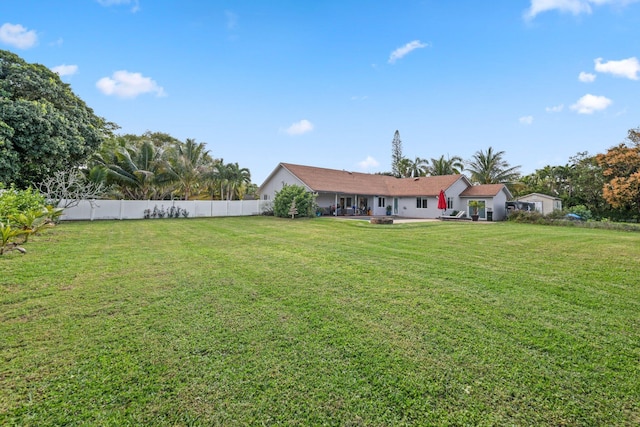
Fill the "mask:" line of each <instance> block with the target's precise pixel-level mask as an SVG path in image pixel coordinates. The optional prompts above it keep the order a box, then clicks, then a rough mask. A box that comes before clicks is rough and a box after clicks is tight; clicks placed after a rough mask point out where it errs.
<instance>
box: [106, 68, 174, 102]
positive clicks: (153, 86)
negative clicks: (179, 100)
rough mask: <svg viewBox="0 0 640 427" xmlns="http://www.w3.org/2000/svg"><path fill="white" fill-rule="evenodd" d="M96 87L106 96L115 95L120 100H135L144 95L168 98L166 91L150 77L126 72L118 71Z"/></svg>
mask: <svg viewBox="0 0 640 427" xmlns="http://www.w3.org/2000/svg"><path fill="white" fill-rule="evenodd" d="M96 87H97V88H98V89H99V90H100V92H102V93H104V94H105V95H115V96H117V97H119V98H135V97H136V96H138V95H142V94H144V93H155V94H156V96H166V94H165V92H164V89H163V88H162V87H160V86H158V84H157V83H156V82H155V81H153V80H152V79H150V78H149V77H144V76H143V75H142V74H140V73H130V72H128V71H125V70H121V71H116V72H115V73H113V76H111V77H103V78H101V79H100V80H98V82H97V83H96Z"/></svg>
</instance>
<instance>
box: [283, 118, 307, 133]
mask: <svg viewBox="0 0 640 427" xmlns="http://www.w3.org/2000/svg"><path fill="white" fill-rule="evenodd" d="M312 130H313V123H311V122H310V121H309V120H306V119H303V120H300V121H299V122H296V123H293V124H292V125H291V126H289V127H288V128H286V129H285V130H284V132H285V133H288V134H289V135H302V134H303V133H307V132H311V131H312Z"/></svg>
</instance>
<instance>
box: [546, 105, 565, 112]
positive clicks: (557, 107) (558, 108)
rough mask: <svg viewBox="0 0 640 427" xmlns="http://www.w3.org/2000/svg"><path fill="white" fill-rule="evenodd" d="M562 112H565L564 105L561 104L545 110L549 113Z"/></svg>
mask: <svg viewBox="0 0 640 427" xmlns="http://www.w3.org/2000/svg"><path fill="white" fill-rule="evenodd" d="M562 110H564V104H560V105H554V106H553V107H547V108H545V111H546V112H547V113H559V112H561V111H562Z"/></svg>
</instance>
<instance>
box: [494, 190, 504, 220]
mask: <svg viewBox="0 0 640 427" xmlns="http://www.w3.org/2000/svg"><path fill="white" fill-rule="evenodd" d="M505 203H507V195H506V194H505V192H504V191H501V192H499V193H498V194H496V195H495V196H494V197H493V202H492V204H493V206H492V208H493V220H494V221H502V220H503V219H505V218H506V217H507V207H506V205H505Z"/></svg>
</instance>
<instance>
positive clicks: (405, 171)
mask: <svg viewBox="0 0 640 427" xmlns="http://www.w3.org/2000/svg"><path fill="white" fill-rule="evenodd" d="M411 167H412V162H411V160H409V159H407V158H405V157H403V158H402V159H400V161H398V163H397V164H396V169H397V173H398V175H397V178H409V177H411Z"/></svg>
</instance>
